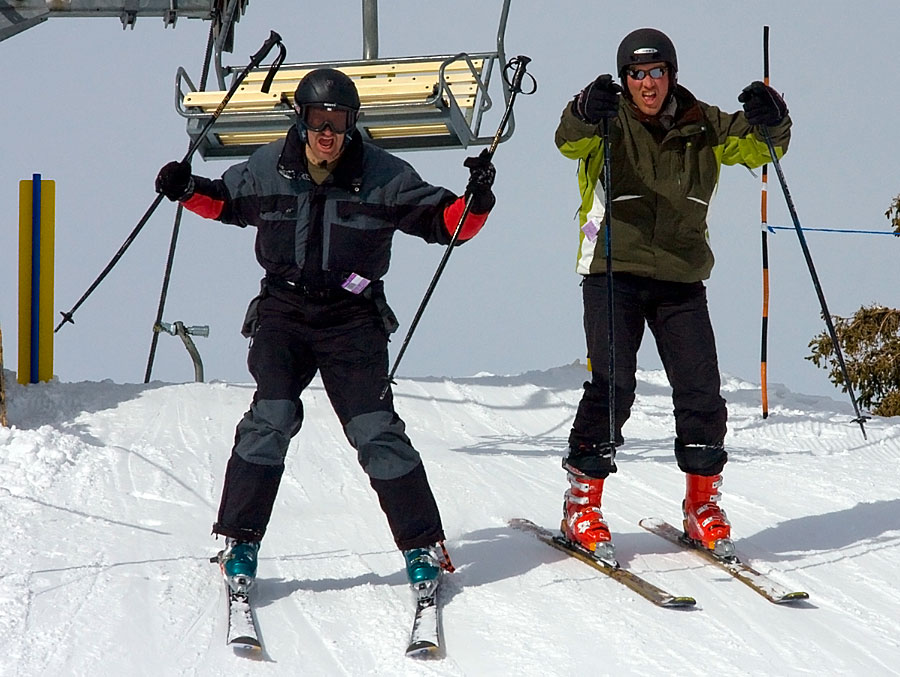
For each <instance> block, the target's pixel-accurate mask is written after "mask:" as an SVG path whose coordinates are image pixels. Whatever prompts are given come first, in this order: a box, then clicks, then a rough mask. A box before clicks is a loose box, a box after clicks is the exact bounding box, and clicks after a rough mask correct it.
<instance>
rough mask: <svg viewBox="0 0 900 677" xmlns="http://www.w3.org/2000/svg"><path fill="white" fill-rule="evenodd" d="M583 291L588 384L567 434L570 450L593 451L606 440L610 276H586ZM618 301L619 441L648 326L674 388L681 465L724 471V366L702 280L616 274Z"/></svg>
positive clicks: (698, 470) (696, 469)
mask: <svg viewBox="0 0 900 677" xmlns="http://www.w3.org/2000/svg"><path fill="white" fill-rule="evenodd" d="M582 295H583V299H584V330H585V336H586V339H587V350H588V357H589V358H590V361H591V380H590V381H588V382H586V383H585V384H584V394H583V396H582V398H581V401H580V403H579V405H578V410H577V412H576V414H575V421H574V423H573V424H572V430H571V432H570V434H569V446H570V448H571V449H572V450H573V451H575V450H577V449H578V448H579V446H580V447H581V448H582V449H585V448H587V449H592V448H597V446H598V445H603V444H604V443H608V442H609V401H608V400H609V379H608V374H609V349H608V343H609V340H608V337H609V335H608V324H609V322H608V306H607V281H606V276H605V275H588V276H586V277H585V278H584V281H583V283H582ZM613 301H614V303H613V324H614V330H615V337H614V340H615V392H614V399H615V402H614V407H613V410H614V413H615V436H616V440H615V443H616V444H617V445H619V444H622V443H623V442H624V439H623V437H622V426H623V425H624V423H625V422H626V421H627V420H628V418H629V417H630V416H631V407H632V405H633V404H634V399H635V389H636V387H637V380H636V372H637V353H638V349H639V348H640V346H641V339H642V338H643V334H644V324H645V323H646V325H647V326H648V327H649V328H650V332H651V333H652V334H653V337H654V339H655V340H656V347H657V350H658V351H659V356H660V359H661V360H662V363H663V367H664V368H665V371H666V376H667V377H668V380H669V385H670V386H671V387H672V403H673V405H674V414H675V435H676V440H675V453H676V457H677V459H678V464H679V467H680V468H681V469H682V470H684V471H685V472H691V473H696V474H702V475H709V474H715V473H716V471H721V468H722V466H723V465H724V463H725V460H726V458H727V456H726V454H725V450H724V440H725V428H726V419H727V411H726V407H725V400H724V399H722V397H721V396H720V394H719V389H720V381H721V379H720V376H719V364H718V359H717V357H716V344H715V337H714V336H713V330H712V325H711V323H710V319H709V309H708V307H707V303H706V288H705V287H704V285H703V283H702V282H694V283H681V282H666V281H662V280H653V279H650V278H646V277H640V276H637V275H631V274H626V273H617V274H615V275H614V277H613ZM573 456H576V457H577V454H570V458H572V457H573ZM607 458H610V459H611V457H610V456H607ZM611 462H612V461H611V460H610V463H611ZM576 467H578V465H577V461H576ZM592 471H593V472H589V473H588V474H591V475H594V476H598V477H606V476H607V475H608V474H609V472H614V471H615V470H614V466H612V467H608V468H606V469H602V468H601V469H599V470H598V469H597V468H592Z"/></svg>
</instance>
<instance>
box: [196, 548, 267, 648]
mask: <svg viewBox="0 0 900 677" xmlns="http://www.w3.org/2000/svg"><path fill="white" fill-rule="evenodd" d="M222 552H223V551H221V550H220V551H219V552H218V553H216V555H215V556H213V557H210V558H209V561H210V562H212V563H213V564H218V565H219V570H220V571H221V572H222V576H223V579H224V576H225V572H224V570H223V569H222ZM224 583H225V600H226V602H227V603H228V631H227V634H226V639H225V644H227V645H228V646H230V647H232V648H233V649H235V650H236V651H249V652H252V653H257V652H259V651H262V644H261V643H260V641H259V626H257V624H256V614H255V613H254V611H253V605H252V604H251V602H250V593H249V591H248V592H235V591H234V590H232V589H231V586H230V585H228V581H227V580H225V581H224Z"/></svg>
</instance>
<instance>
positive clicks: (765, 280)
mask: <svg viewBox="0 0 900 677" xmlns="http://www.w3.org/2000/svg"><path fill="white" fill-rule="evenodd" d="M763 82H764V83H765V84H766V85H768V84H769V27H768V26H763ZM768 186H769V165H768V164H765V165H763V168H762V184H761V186H760V191H759V212H760V223H761V225H762V285H763V298H762V329H761V330H760V349H759V378H760V392H761V394H762V417H763V418H768V417H769V386H768V366H769V365H768V351H769V230H768V223H767V220H768V214H767V211H768V209H767V206H768V193H767V191H768Z"/></svg>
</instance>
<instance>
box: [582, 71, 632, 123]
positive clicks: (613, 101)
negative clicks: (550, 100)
mask: <svg viewBox="0 0 900 677" xmlns="http://www.w3.org/2000/svg"><path fill="white" fill-rule="evenodd" d="M621 91H622V87H621V86H620V85H619V84H618V83H616V82H614V81H613V76H612V75H610V74H609V73H607V74H606V75H601V76H599V77H598V78H597V79H596V80H594V81H593V82H592V83H591V84H589V85H588V86H587V87H585V88H584V89H582V90H581V91H580V92H579V93H578V94H577V95H576V96H575V100H574V101H572V114H573V115H575V117H576V118H578V119H579V120H581V121H582V122H587V123H588V124H589V125H596V124H599V123H600V121H601V120H602V119H603V118H614V117H616V115H618V113H619V93H620V92H621Z"/></svg>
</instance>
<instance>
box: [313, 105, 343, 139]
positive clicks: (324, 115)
mask: <svg viewBox="0 0 900 677" xmlns="http://www.w3.org/2000/svg"><path fill="white" fill-rule="evenodd" d="M302 117H303V123H304V124H305V125H306V128H307V129H308V130H309V131H311V132H324V131H325V129H326V128H329V129H331V131H332V133H334V134H346V133H347V131H348V130H349V129H350V128H351V127H352V126H353V113H352V112H351V111H349V110H347V109H344V108H333V109H330V110H329V109H328V108H319V107H317V106H304V107H303V114H302Z"/></svg>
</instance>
